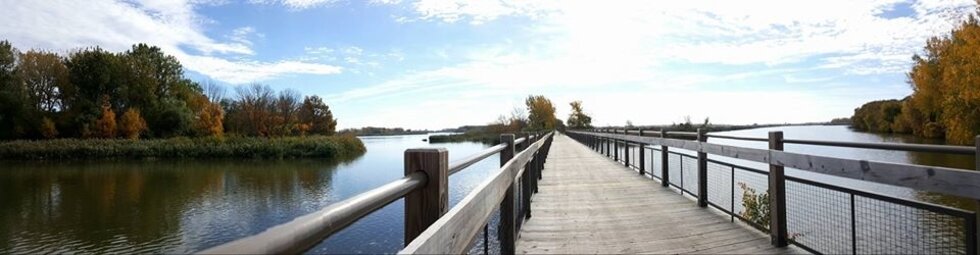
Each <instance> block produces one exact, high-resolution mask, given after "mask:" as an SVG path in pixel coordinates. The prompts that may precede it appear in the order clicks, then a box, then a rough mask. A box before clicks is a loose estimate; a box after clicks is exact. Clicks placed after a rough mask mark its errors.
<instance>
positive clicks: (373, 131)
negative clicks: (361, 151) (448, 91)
mask: <svg viewBox="0 0 980 255" xmlns="http://www.w3.org/2000/svg"><path fill="white" fill-rule="evenodd" d="M429 132H431V131H429V130H425V129H423V130H412V129H405V128H400V127H399V128H385V127H362V128H348V129H344V130H341V131H340V132H338V133H340V134H352V135H359V136H379V135H414V134H428V133H429Z"/></svg>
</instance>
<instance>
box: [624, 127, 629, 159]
mask: <svg viewBox="0 0 980 255" xmlns="http://www.w3.org/2000/svg"><path fill="white" fill-rule="evenodd" d="M623 134H626V135H629V130H625V131H623ZM623 166H625V167H626V168H630V142H629V141H627V140H623Z"/></svg>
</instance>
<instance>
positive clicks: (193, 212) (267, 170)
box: [0, 160, 338, 253]
mask: <svg viewBox="0 0 980 255" xmlns="http://www.w3.org/2000/svg"><path fill="white" fill-rule="evenodd" d="M4 165H5V166H4V168H5V169H4V170H3V171H0V240H10V241H8V242H0V253H11V252H12V253H20V252H27V251H33V252H45V251H47V252H58V251H76V252H98V251H108V250H112V249H114V248H125V247H132V249H140V250H135V251H142V252H164V251H171V252H178V251H190V250H191V249H193V248H194V247H197V246H200V245H202V244H194V243H184V242H203V241H212V242H214V241H217V242H221V240H214V239H215V238H181V237H182V235H186V234H188V233H189V232H193V234H194V235H217V236H228V237H227V238H226V239H229V240H230V239H233V238H234V237H235V236H237V235H242V234H241V233H242V232H243V231H246V232H247V231H254V229H251V228H246V229H243V228H241V226H252V228H259V229H264V228H266V227H269V226H272V225H275V224H277V223H281V222H283V221H285V220H288V219H291V218H292V217H295V216H297V215H299V214H302V213H304V212H308V211H311V210H312V208H316V207H319V206H322V203H326V201H327V200H329V196H330V184H331V181H332V178H333V174H334V171H333V170H334V169H335V168H336V167H337V165H338V162H329V161H322V160H296V161H203V162H202V161H153V162H145V161H141V162H76V163H65V164H54V163H46V164H38V163H10V162H7V163H4ZM304 208H306V209H304ZM228 226H235V227H228ZM42 237H43V238H42ZM175 237H176V238H175ZM203 239H208V240H203ZM218 239H220V238H218ZM168 240H169V241H168ZM224 241H227V240H224ZM123 251H126V249H124V250H123Z"/></svg>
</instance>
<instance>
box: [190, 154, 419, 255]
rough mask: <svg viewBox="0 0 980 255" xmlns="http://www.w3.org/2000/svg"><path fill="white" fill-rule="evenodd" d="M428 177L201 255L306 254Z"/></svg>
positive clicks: (400, 181)
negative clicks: (305, 252) (310, 249)
mask: <svg viewBox="0 0 980 255" xmlns="http://www.w3.org/2000/svg"><path fill="white" fill-rule="evenodd" d="M426 181H427V180H426V175H425V174H424V173H422V172H416V173H413V174H410V175H408V176H405V177H403V178H401V179H398V180H396V181H393V182H390V183H388V184H385V185H383V186H381V187H377V188H374V189H372V190H369V191H367V192H364V193H361V194H359V195H357V196H354V197H351V198H348V199H345V200H343V201H340V202H337V203H334V204H332V205H330V206H327V207H326V208H323V209H320V210H319V211H316V212H313V213H310V214H306V215H303V216H300V217H297V218H295V219H293V220H292V221H290V222H287V223H284V224H281V225H278V226H275V227H272V228H269V229H266V230H265V231H262V233H258V234H256V235H253V236H249V237H245V238H242V239H238V240H235V241H232V242H229V243H226V244H222V245H219V246H216V247H212V248H209V249H207V250H204V251H201V252H200V253H201V254H296V253H302V252H304V251H306V250H308V249H309V248H312V247H313V246H315V245H316V244H318V243H320V242H321V241H323V239H325V238H327V237H329V236H330V235H332V234H334V233H337V232H338V231H340V230H343V229H344V228H345V227H347V226H348V225H350V224H351V223H354V222H355V221H357V220H359V219H361V218H362V217H364V216H366V215H368V214H370V213H372V212H374V211H376V210H378V209H380V208H382V207H384V206H385V205H388V204H390V203H391V202H394V201H395V200H398V199H400V198H402V197H404V196H405V194H408V193H409V192H411V191H413V190H415V189H418V188H421V187H422V186H424V185H425V182H426Z"/></svg>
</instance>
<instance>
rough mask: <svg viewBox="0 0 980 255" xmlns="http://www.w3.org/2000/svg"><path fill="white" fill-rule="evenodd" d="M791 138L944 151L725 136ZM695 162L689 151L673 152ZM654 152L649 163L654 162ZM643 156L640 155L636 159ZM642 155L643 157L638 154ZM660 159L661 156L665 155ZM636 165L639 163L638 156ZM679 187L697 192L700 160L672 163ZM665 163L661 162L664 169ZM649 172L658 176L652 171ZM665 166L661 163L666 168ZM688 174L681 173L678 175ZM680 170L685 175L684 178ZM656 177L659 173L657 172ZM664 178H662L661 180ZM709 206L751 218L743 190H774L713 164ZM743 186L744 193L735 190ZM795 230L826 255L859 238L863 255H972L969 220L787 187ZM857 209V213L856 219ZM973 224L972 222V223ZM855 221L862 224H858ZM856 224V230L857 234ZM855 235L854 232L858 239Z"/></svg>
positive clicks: (808, 132)
mask: <svg viewBox="0 0 980 255" xmlns="http://www.w3.org/2000/svg"><path fill="white" fill-rule="evenodd" d="M776 130H778V131H783V133H784V137H785V138H786V139H808V140H830V141H854V142H897V143H941V141H929V140H923V139H919V138H915V137H910V136H896V135H880V134H871V133H861V132H854V131H851V130H850V129H848V128H847V127H845V126H790V127H772V128H759V129H749V130H739V131H730V132H722V133H724V134H727V135H733V136H742V137H762V138H765V137H768V132H769V131H776ZM708 142H711V143H717V144H727V145H736V146H740V147H750V148H758V149H766V148H767V147H768V144H767V143H765V142H753V141H739V140H729V139H715V138H710V139H708ZM784 149H785V150H786V151H790V152H797V153H806V154H815V155H822V156H831V157H839V158H849V159H861V160H873V161H882V162H897V163H912V164H920V165H931V166H944V167H955V168H961V169H973V168H974V158H973V156H962V155H948V154H936V153H918V152H901V151H885V150H870V149H853V148H840V147H830V146H813V145H796V144H786V145H785V148H784ZM671 150H672V151H679V152H681V153H684V154H688V155H694V153H692V152H690V151H686V150H679V149H673V148H672V149H671ZM651 152H652V151H647V152H646V153H648V154H647V155H648V156H647V158H654V156H652V155H651V154H650V153H651ZM634 153H635V152H634ZM634 155H636V154H634ZM657 156H659V155H657ZM633 157H634V158H636V157H637V156H633ZM671 157H672V159H671V163H670V164H671V169H670V172H671V182H672V183H675V184H679V183H680V184H679V185H684V186H685V187H686V189H688V190H693V191H692V192H696V188H695V187H696V184H695V183H696V181H697V178H696V177H695V176H696V174H697V173H696V171H695V169H696V160H694V159H685V160H684V161H683V163H680V161H678V160H677V158H676V156H673V155H672V156H671ZM708 157H709V158H711V159H715V160H718V161H723V162H729V163H733V164H735V165H740V166H745V167H750V168H754V169H758V170H761V171H768V165H765V164H761V163H756V162H750V161H745V160H738V159H733V158H725V157H718V156H711V155H709V156H708ZM658 162H659V161H658ZM647 164H648V169H654V168H651V167H649V162H648V163H647ZM658 164H659V163H658ZM678 166H681V167H678ZM678 168H682V169H684V171H683V174H682V173H681V171H679V170H678ZM656 169H659V167H658V168H656ZM658 174H659V173H658ZM708 174H709V176H708V183H709V186H708V193H709V195H708V199H709V201H712V202H713V203H715V204H717V205H719V206H721V207H723V208H726V209H729V208H730V210H732V211H734V212H736V213H742V212H744V211H745V208H744V206H743V205H742V201H743V190H742V188H741V187H740V186H739V185H746V186H748V187H750V188H752V189H755V190H756V191H757V193H756V194H763V193H765V192H766V189H767V187H768V184H767V176H766V175H765V174H758V173H751V172H748V171H742V170H739V171H735V172H734V173H732V172H731V170H730V168H728V167H724V166H720V165H715V164H712V163H709V164H708ZM786 174H787V175H788V176H795V177H800V178H802V179H807V180H815V181H818V182H822V183H827V184H832V185H835V186H843V187H848V188H851V189H856V190H861V191H870V192H874V193H879V194H885V195H887V196H890V197H898V198H903V199H907V200H913V201H922V202H927V203H932V204H939V205H945V206H949V207H955V208H961V209H965V210H968V211H973V210H975V207H976V201H972V200H969V199H963V198H958V197H953V196H947V195H942V194H936V193H929V192H921V191H916V190H912V189H907V188H901V187H895V186H889V185H882V184H875V183H870V182H863V181H858V180H854V179H847V178H840V177H834V176H828V175H822V174H817V173H812V172H807V171H801V170H796V169H790V168H787V169H786ZM681 180H682V181H681ZM732 184H739V185H732ZM786 195H787V200H786V201H787V226H788V231H789V233H790V235H792V236H795V237H794V238H795V240H796V241H797V242H799V243H802V244H804V245H806V246H808V247H811V248H813V249H815V250H817V251H820V252H823V253H851V252H852V249H853V248H854V247H852V235H851V233H854V237H853V238H856V240H857V242H856V249H857V253H859V254H860V253H885V254H895V253H913V254H923V253H937V252H941V253H954V254H955V253H965V243H964V240H965V239H966V236H965V235H964V231H965V228H964V226H965V224H964V223H965V222H964V220H963V218H957V217H952V216H948V215H945V214H939V213H933V212H929V211H926V210H919V209H914V208H912V207H908V206H904V205H901V204H896V203H892V202H885V201H881V200H877V199H873V198H866V197H861V196H855V197H854V198H853V199H854V202H853V203H854V204H853V208H852V204H851V199H852V197H851V196H850V194H848V193H845V192H839V191H834V190H831V189H825V188H821V187H816V186H811V185H809V184H802V183H798V182H794V181H787V184H786ZM852 209H853V212H852ZM970 217H972V216H970ZM852 218H853V219H854V220H853V222H852ZM852 224H854V225H853V226H854V227H853V230H852ZM852 231H853V232H852Z"/></svg>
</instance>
